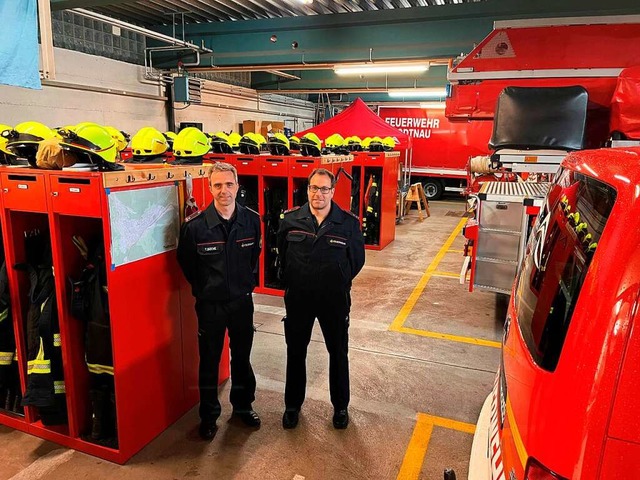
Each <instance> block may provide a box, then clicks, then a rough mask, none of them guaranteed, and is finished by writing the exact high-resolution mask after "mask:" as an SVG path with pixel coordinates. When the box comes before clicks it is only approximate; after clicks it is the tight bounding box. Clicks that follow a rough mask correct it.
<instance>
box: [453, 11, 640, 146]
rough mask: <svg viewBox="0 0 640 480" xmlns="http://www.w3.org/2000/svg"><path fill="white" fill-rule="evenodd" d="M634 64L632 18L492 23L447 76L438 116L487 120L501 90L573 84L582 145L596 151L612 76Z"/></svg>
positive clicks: (604, 132)
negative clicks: (579, 91)
mask: <svg viewBox="0 0 640 480" xmlns="http://www.w3.org/2000/svg"><path fill="white" fill-rule="evenodd" d="M545 22H546V23H552V25H544V23H545ZM607 22H611V23H607ZM536 23H538V24H539V25H538V26H535V25H536ZM580 23H581V24H580ZM638 64H640V17H638V16H627V17H622V16H621V17H593V19H591V20H589V21H585V20H584V19H546V20H545V19H542V20H538V21H536V20H532V21H520V22H518V21H515V22H511V25H509V22H496V27H495V29H494V30H493V31H492V32H491V33H490V34H489V35H488V36H487V37H486V38H485V39H484V40H482V42H480V43H479V44H478V46H477V47H476V48H474V49H473V50H472V51H471V52H470V53H469V54H468V55H467V56H465V57H464V58H463V59H462V60H461V61H460V63H459V64H457V65H456V66H455V67H453V68H452V69H451V71H450V72H449V80H450V82H451V83H452V85H451V96H450V98H448V99H447V106H446V111H445V112H446V115H447V117H449V118H451V119H463V118H466V119H478V120H479V119H485V120H486V119H493V116H494V112H495V107H496V100H497V98H498V95H499V94H500V92H501V91H502V90H503V89H504V88H505V87H507V86H518V87H553V86H558V87H560V86H570V85H581V86H583V87H584V88H586V90H587V91H588V92H589V110H588V117H587V143H586V145H585V147H587V148H597V147H600V146H602V145H603V144H604V142H605V141H606V139H607V137H608V134H609V109H610V105H611V100H612V96H613V93H614V90H615V88H616V82H617V77H618V74H619V73H620V72H621V71H622V69H624V68H626V67H631V66H635V65H638Z"/></svg>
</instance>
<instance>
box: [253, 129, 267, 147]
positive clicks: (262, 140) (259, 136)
mask: <svg viewBox="0 0 640 480" xmlns="http://www.w3.org/2000/svg"><path fill="white" fill-rule="evenodd" d="M253 138H255V139H256V140H257V142H258V145H259V146H260V150H262V149H263V148H267V139H266V138H264V137H263V136H262V134H261V133H254V134H253Z"/></svg>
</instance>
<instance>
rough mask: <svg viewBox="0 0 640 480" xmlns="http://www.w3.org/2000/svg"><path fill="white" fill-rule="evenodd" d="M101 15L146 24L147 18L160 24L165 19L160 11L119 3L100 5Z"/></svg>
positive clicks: (147, 22)
mask: <svg viewBox="0 0 640 480" xmlns="http://www.w3.org/2000/svg"><path fill="white" fill-rule="evenodd" d="M98 13H101V14H102V15H106V16H108V17H110V18H119V19H124V18H126V19H127V20H128V21H129V23H131V21H135V22H137V23H138V24H139V25H148V24H149V19H153V22H154V23H155V24H162V23H165V22H166V21H167V19H166V18H165V16H164V15H163V14H162V13H158V14H156V13H152V12H149V11H141V10H132V9H130V8H125V7H122V6H120V5H110V6H108V7H100V12H98Z"/></svg>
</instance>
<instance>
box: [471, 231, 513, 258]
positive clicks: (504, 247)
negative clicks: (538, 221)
mask: <svg viewBox="0 0 640 480" xmlns="http://www.w3.org/2000/svg"><path fill="white" fill-rule="evenodd" d="M519 250H520V235H508V234H504V233H498V232H490V231H486V230H482V231H481V232H480V235H478V245H477V247H476V257H488V258H494V259H497V260H506V261H511V262H516V261H518V258H519Z"/></svg>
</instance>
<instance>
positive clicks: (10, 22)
mask: <svg viewBox="0 0 640 480" xmlns="http://www.w3.org/2000/svg"><path fill="white" fill-rule="evenodd" d="M0 22H1V23H2V26H1V27H0V84H5V85H15V86H17V87H27V88H38V89H40V88H42V85H41V84H40V74H39V72H38V65H39V58H40V53H39V50H38V15H37V0H0Z"/></svg>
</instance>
